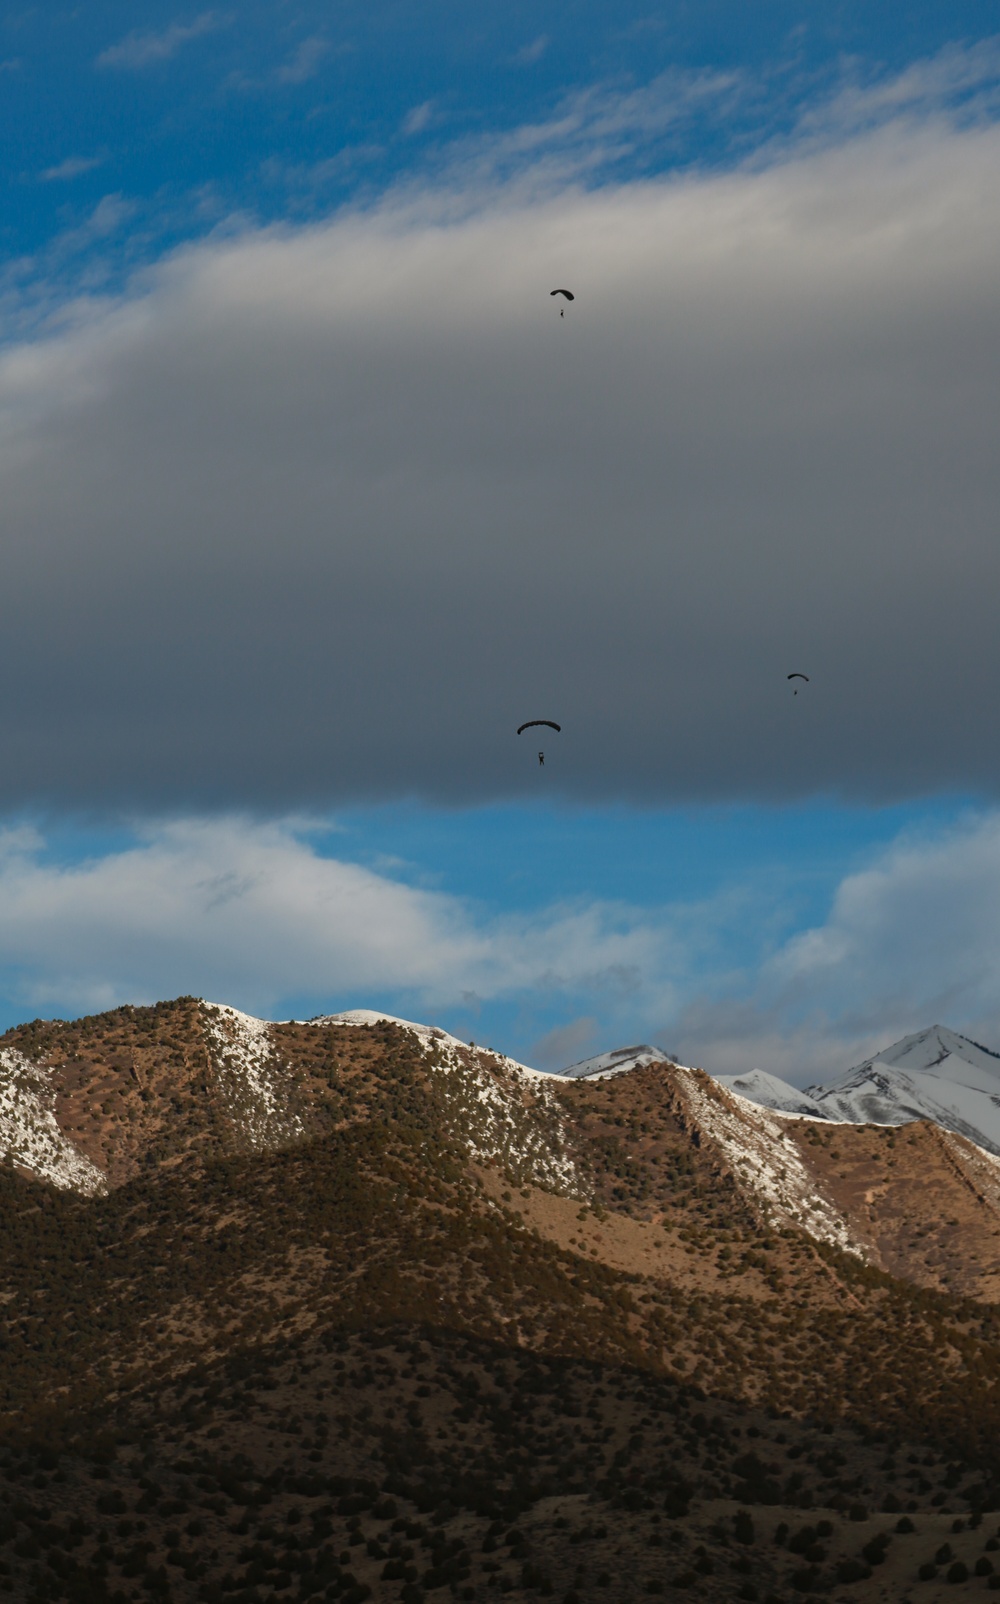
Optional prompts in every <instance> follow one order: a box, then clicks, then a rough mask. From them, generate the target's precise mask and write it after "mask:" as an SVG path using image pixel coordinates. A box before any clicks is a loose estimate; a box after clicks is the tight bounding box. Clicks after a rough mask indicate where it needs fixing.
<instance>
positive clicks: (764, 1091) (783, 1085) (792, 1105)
mask: <svg viewBox="0 0 1000 1604" xmlns="http://www.w3.org/2000/svg"><path fill="white" fill-rule="evenodd" d="M713 1079H714V1080H715V1081H716V1082H717V1084H718V1085H719V1086H725V1087H726V1088H727V1089H728V1090H729V1091H731V1092H735V1093H736V1095H737V1096H738V1097H745V1098H746V1099H747V1101H748V1102H751V1103H756V1104H757V1105H758V1106H759V1107H760V1108H773V1109H777V1110H779V1111H780V1112H782V1113H785V1114H804V1115H806V1116H807V1117H808V1118H809V1119H830V1118H832V1116H831V1115H830V1114H829V1113H828V1112H827V1111H826V1110H825V1109H823V1108H821V1107H820V1105H819V1103H817V1102H816V1100H815V1098H814V1097H812V1096H811V1095H810V1093H809V1092H800V1091H799V1090H798V1088H797V1087H795V1086H789V1084H788V1082H787V1081H783V1080H779V1079H778V1076H777V1075H769V1074H767V1072H766V1071H765V1070H763V1069H751V1070H750V1071H749V1073H747V1074H746V1075H715V1076H713Z"/></svg>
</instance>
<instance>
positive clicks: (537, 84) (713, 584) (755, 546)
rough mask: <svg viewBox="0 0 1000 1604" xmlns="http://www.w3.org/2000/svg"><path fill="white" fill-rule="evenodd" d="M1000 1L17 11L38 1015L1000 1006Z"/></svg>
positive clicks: (515, 1045)
mask: <svg viewBox="0 0 1000 1604" xmlns="http://www.w3.org/2000/svg"><path fill="white" fill-rule="evenodd" d="M994 27H995V16H994V15H993V13H992V11H990V12H988V11H987V8H986V7H985V5H980V4H974V3H966V4H959V5H957V6H956V5H954V4H952V5H949V6H947V7H946V6H944V5H943V4H938V3H927V4H924V5H921V6H914V7H911V8H908V9H907V14H906V15H905V16H901V15H898V14H897V8H888V7H885V8H872V7H870V6H862V5H860V4H842V5H833V6H826V7H822V8H819V7H815V6H813V7H809V6H804V5H802V4H792V3H787V4H770V5H769V4H761V5H759V6H755V7H747V6H745V5H742V4H736V3H735V0H715V3H702V4H699V5H698V6H692V5H689V4H687V3H686V0H673V3H669V4H663V5H661V6H654V7H648V6H645V5H639V4H624V5H623V4H620V3H619V4H616V5H614V6H613V7H612V6H610V5H607V4H598V3H596V0H580V3H578V4H574V5H568V4H563V5H560V6H556V5H552V4H534V5H532V6H531V7H527V6H520V5H516V4H515V5H510V4H508V5H506V6H504V7H498V6H493V5H491V4H486V5H484V6H480V7H477V8H474V9H471V10H470V8H468V7H459V6H456V5H453V4H445V3H438V4H430V5H428V4H424V5H422V6H420V7H417V6H416V5H415V4H412V3H410V0H393V3H382V0H374V3H372V0H369V3H368V4H366V5H365V6H361V5H353V4H350V3H349V4H345V5H343V6H341V7H339V8H337V11H336V14H335V15H334V14H332V13H331V11H330V8H329V7H325V6H324V7H321V6H319V5H313V4H309V3H302V4H292V3H287V4H282V5H280V6H273V5H272V6H265V5H261V4H253V3H248V4H245V5H235V6H218V7H210V8H205V7H199V6H198V5H194V6H192V7H190V8H188V9H183V8H177V7H175V6H172V5H160V4H147V5H145V6H144V7H142V8H141V11H140V10H138V9H137V8H136V7H135V6H132V5H124V4H119V3H110V0H108V3H100V0H98V3H95V4H93V5H91V6H88V7H86V8H66V9H61V8H58V7H51V8H38V7H31V6H7V7H3V8H2V9H0V151H2V152H3V155H2V157H0V164H2V165H0V185H2V188H3V204H2V206H0V687H3V694H2V695H0V753H2V758H3V761H2V763H0V1026H6V1025H9V1024H12V1023H15V1022H17V1021H19V1020H22V1019H25V1018H32V1017H35V1016H36V1015H38V1014H42V1015H45V1016H50V1015H61V1016H64V1017H67V1016H75V1015H77V1014H79V1013H82V1012H88V1011H96V1010H98V1009H101V1008H105V1007H113V1006H115V1005H117V1004H118V1003H120V1002H124V1001H132V1002H140V1001H150V1000H153V999H155V998H157V997H164V996H171V995H176V994H178V993H179V992H193V993H197V994H199V995H207V996H210V997H212V998H213V999H214V1000H217V1001H225V1002H230V1003H232V1004H234V1005H235V1006H238V1007H241V1008H244V1009H246V1010H247V1011H249V1012H254V1013H259V1014H262V1015H266V1016H268V1017H287V1016H289V1015H292V1014H294V1015H297V1016H306V1015H314V1014H319V1013H323V1012H326V1011H331V1010H336V1009H341V1008H348V1007H358V1006H367V1007H375V1008H380V1009H385V1010H387V1011H389V1012H392V1013H397V1014H402V1015H404V1016H405V1017H410V1018H417V1019H426V1020H432V1021H433V1022H436V1023H440V1024H442V1025H444V1026H445V1027H446V1028H448V1029H451V1030H454V1031H455V1032H456V1033H457V1034H459V1035H461V1036H463V1037H465V1038H468V1039H475V1040H478V1041H481V1042H483V1043H485V1044H486V1045H490V1046H495V1047H497V1048H500V1049H502V1050H504V1051H506V1052H509V1053H511V1054H513V1055H514V1056H515V1057H518V1058H520V1059H521V1060H522V1061H524V1062H528V1063H532V1064H536V1065H537V1066H538V1067H541V1068H559V1067H561V1066H563V1065H565V1064H567V1063H569V1062H571V1061H574V1060H576V1059H580V1058H582V1057H584V1056H586V1055H587V1054H589V1053H594V1052H598V1051H602V1050H605V1049H607V1048H610V1047H615V1046H621V1045H626V1044H631V1043H634V1042H638V1041H652V1042H654V1043H656V1044H658V1045H660V1046H662V1047H664V1048H665V1049H666V1050H669V1051H671V1052H673V1053H675V1054H677V1055H678V1056H679V1057H681V1058H682V1059H683V1060H684V1061H686V1062H695V1063H699V1064H704V1066H705V1067H706V1068H708V1069H712V1070H716V1071H718V1072H720V1073H733V1072H739V1071H742V1070H746V1069H749V1068H752V1067H754V1066H755V1065H759V1066H760V1067H762V1068H765V1069H768V1070H770V1071H771V1072H772V1073H776V1074H779V1075H783V1076H785V1077H786V1078H788V1079H790V1080H792V1081H794V1082H796V1083H797V1084H806V1083H808V1082H809V1081H811V1080H814V1079H818V1078H826V1079H829V1078H830V1077H832V1076H834V1075H836V1074H837V1073H839V1072H841V1071H843V1070H846V1069H847V1068H848V1067H849V1066H850V1065H851V1064H852V1063H855V1062H858V1061H859V1060H860V1059H862V1058H864V1057H866V1056H867V1055H868V1054H869V1053H870V1052H871V1051H874V1050H876V1049H878V1048H880V1047H883V1046H885V1045H887V1044H888V1043H889V1042H890V1041H892V1040H893V1039H894V1038H896V1037H898V1036H900V1035H903V1034H906V1033H908V1032H909V1031H912V1030H915V1029H918V1028H921V1027H922V1026H924V1025H928V1024H930V1023H933V1022H936V1021H940V1022H942V1023H946V1024H949V1025H951V1026H952V1027H953V1028H956V1029H959V1030H965V1031H967V1032H968V1033H969V1034H971V1035H973V1036H974V1037H975V1038H976V1039H977V1040H981V1041H984V1042H986V1043H987V1044H988V1045H992V1046H994V1047H1000V988H998V985H997V980H998V977H1000V919H998V917H997V916H996V915H995V913H994V909H995V908H998V907H1000V897H998V892H1000V806H998V788H1000V745H998V742H997V740H996V710H995V709H996V687H997V685H998V683H1000V632H998V631H997V630H996V628H995V622H994V613H995V597H996V596H997V594H998V582H1000V543H998V539H997V510H996V509H997V506H998V504H1000V454H998V453H997V450H996V444H995V440H996V433H997V421H998V420H997V414H998V402H1000V278H998V275H997V273H996V261H997V256H998V249H1000V186H998V183H997V177H996V175H997V173H998V171H1000V35H996V34H995V33H994V32H992V31H991V29H992V28H994ZM556 286H565V287H568V288H571V289H572V290H573V293H574V296H575V299H574V300H573V301H572V303H570V302H566V301H563V300H562V299H560V298H556V299H553V298H552V296H551V295H550V291H551V289H552V288H553V287H556ZM561 312H562V313H564V315H560V313H561ZM790 673H800V674H804V675H808V679H807V680H806V679H799V680H794V681H792V680H789V678H788V675H789V674H790ZM796 692H797V694H796ZM532 718H548V719H553V720H555V721H556V722H558V723H559V724H560V725H561V730H560V731H559V732H555V731H552V730H544V731H542V732H539V731H537V730H531V731H529V732H526V733H525V734H524V735H523V736H518V735H516V733H515V731H516V730H517V728H518V726H519V725H520V724H521V723H523V722H524V721H525V720H526V719H532ZM541 750H544V753H545V763H544V766H543V765H541V764H540V763H539V761H538V753H539V751H541Z"/></svg>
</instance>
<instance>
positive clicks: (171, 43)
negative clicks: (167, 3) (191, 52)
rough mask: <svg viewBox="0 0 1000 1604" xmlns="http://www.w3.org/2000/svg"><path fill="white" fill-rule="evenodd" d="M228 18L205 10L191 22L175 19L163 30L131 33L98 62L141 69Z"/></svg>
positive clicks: (172, 54)
mask: <svg viewBox="0 0 1000 1604" xmlns="http://www.w3.org/2000/svg"><path fill="white" fill-rule="evenodd" d="M228 20H229V19H228V18H227V17H223V16H221V15H220V13H219V12H217V11H203V12H202V13H201V15H200V16H198V17H195V18H194V20H193V21H191V22H186V23H185V22H174V23H171V25H170V27H169V28H165V29H164V30H163V32H162V33H130V34H128V36H127V37H126V38H124V39H122V40H121V41H120V42H119V43H118V44H116V45H109V46H108V48H107V49H106V50H102V51H101V54H100V55H99V56H98V58H97V66H98V67H120V68H124V69H125V70H127V71H137V70H139V69H141V68H142V67H149V66H151V65H152V64H153V63H154V62H158V61H169V60H170V59H171V57H173V56H175V55H176V54H177V52H178V50H180V49H181V47H182V46H183V45H186V44H190V43H191V41H192V40H193V39H200V38H202V37H203V36H204V35H205V34H207V33H214V32H215V31H216V29H218V28H222V27H225V26H226V24H227V22H228Z"/></svg>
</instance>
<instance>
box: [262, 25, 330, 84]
mask: <svg viewBox="0 0 1000 1604" xmlns="http://www.w3.org/2000/svg"><path fill="white" fill-rule="evenodd" d="M329 51H330V46H329V44H328V42H327V41H326V40H325V39H323V38H321V37H320V35H319V34H314V35H313V36H312V38H309V39H303V40H302V42H301V44H300V45H299V46H298V48H297V50H296V51H295V52H294V54H293V56H292V57H291V60H290V61H287V62H286V63H285V65H284V66H283V67H279V68H278V71H277V73H276V74H275V76H276V78H277V80H278V82H279V83H280V84H304V83H305V82H306V80H307V79H309V78H314V77H315V76H316V73H317V72H318V71H319V64H320V62H321V61H322V60H323V58H324V56H326V55H328V54H329Z"/></svg>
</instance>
